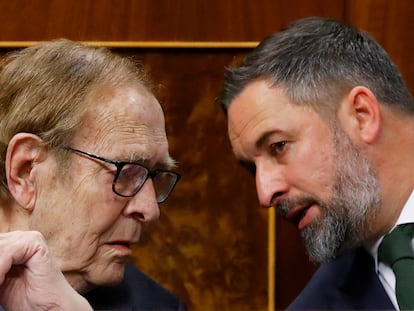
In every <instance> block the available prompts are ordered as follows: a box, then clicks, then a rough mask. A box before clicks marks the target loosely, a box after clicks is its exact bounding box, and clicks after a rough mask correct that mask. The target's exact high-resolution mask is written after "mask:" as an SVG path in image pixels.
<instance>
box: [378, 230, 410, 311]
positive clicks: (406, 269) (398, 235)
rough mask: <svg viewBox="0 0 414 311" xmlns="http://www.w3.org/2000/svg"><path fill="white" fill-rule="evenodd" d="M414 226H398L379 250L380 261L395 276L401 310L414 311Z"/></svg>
mask: <svg viewBox="0 0 414 311" xmlns="http://www.w3.org/2000/svg"><path fill="white" fill-rule="evenodd" d="M413 235H414V224H404V225H399V226H397V227H396V228H395V229H394V230H393V231H392V232H391V233H390V234H388V235H386V236H385V237H384V239H383V240H382V242H381V245H380V246H379V248H378V260H379V261H381V262H383V263H386V264H387V265H389V266H390V267H391V268H392V270H393V271H394V274H395V279H396V283H395V294H396V296H397V301H398V305H399V306H400V309H401V310H414V253H413V249H412V247H411V240H412V238H413Z"/></svg>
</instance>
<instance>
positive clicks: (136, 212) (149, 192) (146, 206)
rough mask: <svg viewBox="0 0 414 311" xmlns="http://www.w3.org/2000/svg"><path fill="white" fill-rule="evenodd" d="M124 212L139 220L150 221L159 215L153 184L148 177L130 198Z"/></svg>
mask: <svg viewBox="0 0 414 311" xmlns="http://www.w3.org/2000/svg"><path fill="white" fill-rule="evenodd" d="M124 214H125V215H127V216H131V215H132V216H133V217H134V218H136V219H137V220H139V221H141V222H150V221H153V220H156V219H158V218H159V216H160V208H159V206H158V203H157V199H156V194H155V189H154V184H153V182H152V180H151V179H150V178H149V179H148V180H147V181H146V182H145V184H144V185H143V186H142V188H141V189H140V191H139V192H138V193H137V194H136V195H135V196H134V197H132V198H131V199H130V201H129V202H128V204H127V206H126V207H125V209H124Z"/></svg>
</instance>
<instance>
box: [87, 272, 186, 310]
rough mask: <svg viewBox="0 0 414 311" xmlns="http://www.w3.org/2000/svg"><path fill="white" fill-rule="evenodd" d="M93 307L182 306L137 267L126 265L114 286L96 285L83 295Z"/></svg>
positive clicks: (152, 307)
mask: <svg viewBox="0 0 414 311" xmlns="http://www.w3.org/2000/svg"><path fill="white" fill-rule="evenodd" d="M85 298H86V299H87V300H88V301H89V303H90V304H91V305H92V307H93V308H94V309H123V310H124V309H134V310H154V311H155V310H185V309H186V306H185V304H184V303H183V302H182V301H180V300H179V299H178V298H177V297H176V296H175V295H174V294H172V293H171V292H170V291H168V290H167V289H166V288H164V287H163V286H161V285H160V284H159V283H157V282H156V281H154V280H153V279H151V278H150V277H149V276H148V275H146V274H144V273H143V272H141V271H140V270H138V269H137V268H136V267H134V266H133V265H127V266H126V269H125V275H124V279H123V281H122V283H121V284H119V285H118V286H111V287H99V288H96V289H94V290H92V291H91V292H89V293H87V294H86V295H85Z"/></svg>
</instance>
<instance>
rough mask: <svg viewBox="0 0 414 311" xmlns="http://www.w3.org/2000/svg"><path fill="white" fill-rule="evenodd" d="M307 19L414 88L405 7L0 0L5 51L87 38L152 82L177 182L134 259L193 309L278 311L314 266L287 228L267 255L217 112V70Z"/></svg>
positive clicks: (328, 2) (372, 2) (389, 2)
mask: <svg viewBox="0 0 414 311" xmlns="http://www.w3.org/2000/svg"><path fill="white" fill-rule="evenodd" d="M310 15H319V16H328V17H333V18H337V19H340V20H344V21H349V22H352V23H354V24H355V25H356V26H359V27H361V28H363V29H365V30H367V31H369V32H371V33H372V34H373V35H374V36H375V37H376V38H377V39H378V40H379V42H380V43H382V44H383V45H384V47H385V48H386V49H387V50H388V51H389V53H390V55H391V56H392V57H393V59H394V60H395V61H396V63H397V65H398V66H399V67H400V68H401V70H402V72H403V74H404V76H405V78H406V80H407V81H408V84H409V86H410V88H411V89H412V90H414V56H413V55H414V53H413V52H414V40H413V39H414V28H413V27H412V25H411V23H412V21H413V20H414V1H412V0H313V1H308V0H256V1H251V0H225V1H223V0H72V1H67V0H13V1H10V0H0V21H1V22H0V25H1V31H0V47H3V52H4V51H7V50H8V48H10V47H11V48H18V47H21V46H26V45H28V44H31V42H33V41H39V40H48V39H54V38H60V37H66V38H70V39H73V40H81V41H88V42H93V44H102V45H107V46H111V47H112V48H113V49H114V51H115V52H117V53H120V54H123V55H129V56H131V55H132V56H134V57H136V58H138V59H140V60H141V61H142V62H143V64H144V66H145V67H146V68H147V70H148V71H149V72H150V73H151V75H152V77H153V78H154V80H155V81H156V83H157V90H156V92H157V96H158V98H159V99H160V102H161V104H162V106H163V108H164V110H165V113H166V122H167V134H168V136H169V141H170V146H171V147H170V149H171V154H172V155H173V156H174V157H175V158H176V159H177V160H178V162H179V170H180V172H181V173H182V174H183V179H182V181H181V182H180V184H179V185H178V186H177V188H176V191H175V193H174V194H173V196H172V197H171V198H170V199H169V200H168V201H167V203H165V205H162V215H161V219H160V221H159V222H158V223H157V224H153V225H152V226H150V227H147V228H146V230H145V231H144V234H143V237H142V243H141V245H140V246H139V247H137V248H136V249H135V252H134V262H135V263H136V264H137V265H138V266H139V267H141V269H142V270H143V271H145V272H147V273H148V274H150V275H151V276H152V277H153V278H155V279H156V280H158V281H159V282H161V283H162V284H164V285H165V286H166V287H168V288H169V289H170V290H171V291H173V292H174V293H175V294H177V295H178V296H180V297H181V298H182V299H183V300H184V301H185V302H186V303H187V304H188V305H189V307H190V309H191V310H267V309H269V304H270V307H276V308H277V309H283V308H285V307H286V306H287V305H288V303H289V302H290V301H291V300H292V299H293V298H294V296H295V295H296V294H297V293H298V292H299V291H300V289H301V288H302V287H303V286H304V284H305V283H306V281H307V280H308V279H309V277H310V276H311V274H312V273H313V271H314V269H315V267H314V266H313V265H311V264H310V263H309V262H308V260H307V257H306V256H305V254H304V250H303V247H302V244H301V241H300V238H299V236H298V233H297V231H296V229H295V228H293V227H292V226H291V225H289V224H287V223H285V222H284V221H283V220H280V219H277V220H276V222H275V232H276V236H275V245H273V246H274V254H269V253H268V241H269V240H268V233H269V229H268V223H269V212H268V210H265V209H261V208H259V206H258V204H257V198H256V194H255V190H254V181H253V180H252V178H250V177H249V176H248V175H247V173H246V172H244V171H243V170H242V169H241V168H239V167H238V166H237V163H236V162H235V160H234V159H233V157H232V155H231V148H230V146H229V143H228V141H227V137H226V120H225V118H224V116H223V115H222V113H221V111H220V108H219V107H218V104H217V98H218V96H219V93H220V88H221V82H222V77H223V68H224V67H225V66H227V65H229V64H231V63H233V62H234V61H236V60H238V59H240V58H241V57H242V56H243V55H244V54H245V53H246V52H247V51H248V50H249V46H252V42H253V43H254V42H257V41H260V40H261V39H262V38H263V37H265V36H267V35H269V34H271V33H273V32H274V31H277V30H278V29H280V28H281V27H283V26H284V25H286V24H287V23H289V22H290V21H292V20H294V19H297V18H301V17H305V16H310ZM243 42H247V43H249V44H247V45H243V44H242V43H243ZM253 45H254V44H253ZM246 46H247V47H246ZM270 249H271V250H272V252H273V248H270ZM273 256H275V262H274V263H275V270H274V271H273V269H272V266H270V267H271V268H270V269H269V268H268V258H273ZM269 272H270V273H275V279H274V282H275V288H274V292H273V288H272V287H270V290H271V292H269V285H268V274H269ZM272 276H273V275H272ZM269 297H270V299H269ZM274 303H275V305H273V304H274Z"/></svg>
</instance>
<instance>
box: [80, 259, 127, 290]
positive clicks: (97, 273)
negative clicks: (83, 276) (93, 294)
mask: <svg viewBox="0 0 414 311" xmlns="http://www.w3.org/2000/svg"><path fill="white" fill-rule="evenodd" d="M126 264H127V262H126V261H113V262H111V263H109V264H107V265H101V266H98V267H91V268H92V269H91V270H90V272H89V273H88V282H89V283H91V284H93V287H97V286H112V285H117V284H119V283H121V281H122V279H123V278H124V273H125V265H126Z"/></svg>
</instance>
